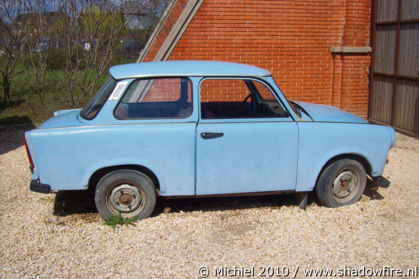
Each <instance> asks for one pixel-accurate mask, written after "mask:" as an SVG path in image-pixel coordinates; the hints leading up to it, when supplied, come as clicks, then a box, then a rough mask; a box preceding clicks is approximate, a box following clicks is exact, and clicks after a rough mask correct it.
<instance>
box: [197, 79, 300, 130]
mask: <svg viewBox="0 0 419 279" xmlns="http://www.w3.org/2000/svg"><path fill="white" fill-rule="evenodd" d="M208 79H239V80H242V81H243V82H244V83H246V82H245V80H252V81H257V82H260V83H262V84H263V85H265V86H266V87H267V88H268V90H269V91H270V92H271V94H272V95H273V96H274V97H275V99H276V101H277V102H278V103H279V104H280V105H281V106H282V108H283V110H284V112H285V113H286V114H287V116H285V117H239V118H203V117H202V110H201V108H202V107H201V84H202V83H203V82H204V81H205V80H208ZM246 86H247V84H246ZM198 106H199V109H198V117H199V120H200V121H209V122H214V121H215V122H217V121H220V120H229V121H230V122H234V121H236V120H240V121H239V122H242V120H244V122H249V121H248V120H251V121H250V122H266V121H264V119H269V122H271V121H275V119H281V120H282V121H284V120H288V119H289V120H290V121H294V118H293V117H292V115H291V113H290V112H289V110H288V108H287V107H286V106H285V105H284V103H283V102H282V100H281V98H279V96H278V94H277V93H276V91H275V90H274V89H273V88H272V86H271V85H270V84H269V83H268V82H266V81H265V80H263V79H261V78H257V77H253V76H251V77H247V76H246V77H245V76H204V77H202V79H201V80H200V81H199V84H198ZM236 122H237V121H236Z"/></svg>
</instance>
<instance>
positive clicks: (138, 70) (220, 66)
mask: <svg viewBox="0 0 419 279" xmlns="http://www.w3.org/2000/svg"><path fill="white" fill-rule="evenodd" d="M109 72H110V74H111V75H112V77H113V78H115V79H117V80H119V79H127V78H142V77H151V76H229V77H236V76H247V77H250V76H252V77H258V76H259V77H262V76H270V75H271V73H270V72H269V71H268V70H265V69H262V68H259V67H255V66H250V65H246V64H240V63H232V62H219V61H159V62H141V63H132V64H124V65H117V66H113V67H111V68H110V69H109Z"/></svg>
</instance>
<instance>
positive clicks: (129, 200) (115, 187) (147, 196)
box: [95, 170, 156, 220]
mask: <svg viewBox="0 0 419 279" xmlns="http://www.w3.org/2000/svg"><path fill="white" fill-rule="evenodd" d="M95 204H96V208H97V210H98V212H99V214H100V215H101V216H102V217H103V218H104V219H105V220H109V218H110V217H111V216H113V215H116V214H118V212H120V213H121V216H122V218H124V219H127V218H133V217H137V220H141V219H144V218H147V217H149V216H150V215H151V214H152V213H153V211H154V207H155V205H156V190H155V187H154V184H153V182H152V181H151V179H150V178H149V177H148V176H146V175H145V174H143V173H141V172H138V171H134V170H116V171H113V172H110V173H108V174H107V175H105V176H104V177H102V179H101V180H100V181H99V183H98V184H97V186H96V190H95Z"/></svg>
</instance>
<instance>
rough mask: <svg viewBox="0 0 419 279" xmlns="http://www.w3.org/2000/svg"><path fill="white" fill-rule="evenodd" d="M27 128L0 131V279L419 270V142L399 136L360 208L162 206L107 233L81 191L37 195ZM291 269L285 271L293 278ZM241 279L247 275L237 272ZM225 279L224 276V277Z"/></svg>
mask: <svg viewBox="0 0 419 279" xmlns="http://www.w3.org/2000/svg"><path fill="white" fill-rule="evenodd" d="M22 136H23V130H22V129H20V130H12V129H5V128H3V129H0V223H1V225H2V226H1V229H0V278H35V277H39V278H156V277H158V278H199V273H198V270H199V268H200V267H201V266H205V267H208V268H209V269H210V277H214V273H213V271H214V266H218V267H220V266H226V267H230V268H233V267H236V268H241V267H243V268H250V267H252V266H254V267H255V277H257V275H258V273H259V272H260V271H261V269H260V266H265V267H267V266H272V267H280V268H282V267H284V266H285V267H286V268H289V270H290V273H291V274H290V275H293V273H294V271H295V270H296V268H297V267H298V268H299V272H298V274H297V277H298V278H300V277H303V270H304V269H305V268H322V267H325V268H342V267H344V266H347V267H352V268H361V267H363V266H365V267H367V268H368V267H369V268H382V267H384V266H389V267H394V268H402V269H407V268H413V267H415V266H418V265H419V238H418V235H419V210H418V207H419V194H418V191H419V182H418V174H419V141H418V140H416V139H414V138H410V137H406V136H404V135H401V134H398V135H397V136H398V139H397V143H396V146H395V147H394V148H393V149H392V151H391V152H390V155H389V159H390V161H389V164H388V165H387V166H386V169H385V173H384V176H385V177H386V178H387V179H389V180H390V181H391V185H390V187H389V188H379V189H378V190H377V191H373V190H367V191H366V193H365V195H364V196H363V197H362V199H361V201H360V202H358V203H357V204H355V205H352V206H347V207H343V208H338V209H328V208H325V207H322V206H319V205H318V204H317V202H316V201H315V198H314V196H313V195H311V196H310V197H309V205H308V207H307V210H306V211H303V210H300V209H299V208H298V207H297V206H295V204H294V202H293V199H292V198H293V196H292V195H281V196H269V197H241V198H220V199H213V198H207V199H179V200H168V201H165V200H159V201H158V205H157V209H156V211H155V213H154V215H153V217H151V218H148V219H146V220H143V221H140V222H139V223H137V226H136V227H132V226H130V227H126V226H124V227H118V228H117V229H116V230H112V228H110V227H108V226H105V225H104V224H103V220H102V219H101V218H100V216H99V215H98V213H97V212H96V210H95V207H94V204H92V202H90V200H89V196H88V195H86V194H85V193H83V192H71V193H59V194H49V195H45V194H37V193H32V192H30V191H29V187H28V185H29V182H30V171H29V169H28V160H27V157H26V154H25V147H24V146H22V144H23V143H22ZM285 271H286V270H285ZM236 275H239V274H237V273H236ZM218 277H221V276H219V275H218Z"/></svg>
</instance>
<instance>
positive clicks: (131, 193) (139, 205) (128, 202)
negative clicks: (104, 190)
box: [106, 183, 146, 218]
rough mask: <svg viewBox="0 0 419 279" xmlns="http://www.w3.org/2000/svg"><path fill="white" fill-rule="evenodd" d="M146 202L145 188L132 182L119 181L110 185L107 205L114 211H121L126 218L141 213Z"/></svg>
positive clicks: (114, 212)
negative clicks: (112, 185)
mask: <svg viewBox="0 0 419 279" xmlns="http://www.w3.org/2000/svg"><path fill="white" fill-rule="evenodd" d="M145 204H146V195H145V192H144V190H143V189H142V188H141V187H139V186H137V185H134V184H131V183H122V184H121V183H119V184H116V185H114V187H110V191H109V192H108V194H107V195H106V206H107V208H108V209H109V210H110V211H111V212H112V213H113V214H117V213H118V212H120V213H121V216H122V217H124V218H131V217H134V216H137V215H138V214H140V213H141V212H142V211H143V209H144V207H145Z"/></svg>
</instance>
